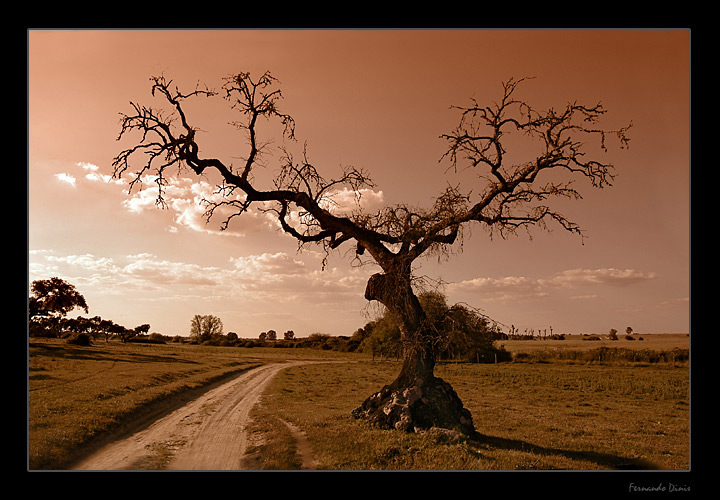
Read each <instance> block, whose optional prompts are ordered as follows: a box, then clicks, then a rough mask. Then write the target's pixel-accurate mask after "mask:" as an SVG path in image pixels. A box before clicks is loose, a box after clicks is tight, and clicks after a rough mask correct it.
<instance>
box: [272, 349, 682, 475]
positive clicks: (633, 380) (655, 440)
mask: <svg viewBox="0 0 720 500" xmlns="http://www.w3.org/2000/svg"><path fill="white" fill-rule="evenodd" d="M397 371H398V366H397V365H396V364H395V363H390V362H384V363H368V362H364V363H348V364H344V365H337V366H319V365H308V366H304V367H301V368H293V369H289V370H286V371H285V372H283V373H282V374H281V375H280V376H278V378H277V379H276V380H275V381H274V383H273V385H272V387H271V389H270V390H269V391H268V393H267V395H266V397H265V403H264V408H263V415H266V416H267V415H273V414H277V415H279V416H280V417H281V418H284V419H286V420H289V421H291V422H293V423H295V425H297V426H298V427H300V428H302V429H303V430H304V431H305V432H306V434H307V435H308V437H309V439H310V442H311V444H312V446H313V449H314V453H315V456H316V458H317V459H318V460H319V461H320V463H321V465H320V467H321V468H325V469H341V470H393V469H395V470H526V469H569V470H596V469H606V470H607V469H638V468H639V469H665V470H686V469H688V467H689V416H688V414H689V401H688V370H687V368H686V367H685V368H673V367H672V366H669V367H668V366H663V367H659V366H654V367H629V366H602V365H597V366H594V365H565V364H542V365H533V364H525V363H522V364H516V363H511V364H499V365H476V364H452V365H441V366H440V367H439V368H438V370H437V374H438V376H441V377H443V378H445V379H446V380H448V381H449V382H450V383H451V384H452V385H453V386H454V387H455V389H456V390H457V392H458V394H459V395H460V397H461V398H462V399H463V402H464V403H465V406H466V407H467V408H468V409H469V410H470V411H471V412H472V414H473V418H474V421H475V425H476V428H477V430H478V432H479V433H480V436H479V439H477V440H474V441H462V442H455V441H453V440H452V439H449V438H448V436H447V435H445V434H442V433H425V434H405V433H401V432H394V431H380V430H377V429H373V428H370V427H368V426H367V425H365V424H364V423H363V422H360V421H356V420H354V419H353V418H352V417H350V412H351V411H352V409H353V408H355V407H356V406H359V404H360V403H361V402H362V400H363V399H364V398H365V397H367V396H368V395H369V394H371V393H372V392H373V391H375V390H378V389H379V388H380V387H381V386H382V385H384V384H385V383H387V382H389V381H391V380H392V379H393V378H394V376H395V375H396V373H397ZM266 423H269V422H267V421H266ZM290 445H291V443H288V446H290ZM268 468H272V466H268Z"/></svg>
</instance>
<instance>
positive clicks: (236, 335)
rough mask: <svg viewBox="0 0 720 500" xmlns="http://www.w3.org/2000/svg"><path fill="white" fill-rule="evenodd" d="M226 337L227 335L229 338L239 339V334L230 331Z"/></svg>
mask: <svg viewBox="0 0 720 500" xmlns="http://www.w3.org/2000/svg"><path fill="white" fill-rule="evenodd" d="M225 337H227V339H228V340H237V339H238V334H237V333H235V332H228V333H227V335H226V336H225Z"/></svg>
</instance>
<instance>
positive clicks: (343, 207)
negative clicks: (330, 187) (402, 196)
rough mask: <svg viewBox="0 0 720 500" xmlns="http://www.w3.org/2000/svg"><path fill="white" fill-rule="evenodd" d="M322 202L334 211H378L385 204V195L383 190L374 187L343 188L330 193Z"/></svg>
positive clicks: (340, 212) (338, 212) (339, 212)
mask: <svg viewBox="0 0 720 500" xmlns="http://www.w3.org/2000/svg"><path fill="white" fill-rule="evenodd" d="M322 204H323V205H325V207H326V208H327V209H328V210H329V211H330V212H333V213H337V214H342V213H350V212H352V211H353V210H357V209H360V210H362V211H363V212H370V213H372V212H376V211H377V210H379V209H380V208H382V207H383V206H385V195H384V194H383V192H382V191H373V190H372V189H360V190H357V191H355V190H352V189H348V188H347V187H346V188H343V189H342V190H341V191H334V192H332V193H329V194H328V195H327V196H326V197H325V198H324V200H322Z"/></svg>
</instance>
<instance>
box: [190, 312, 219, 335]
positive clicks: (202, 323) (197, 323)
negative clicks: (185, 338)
mask: <svg viewBox="0 0 720 500" xmlns="http://www.w3.org/2000/svg"><path fill="white" fill-rule="evenodd" d="M222 334H223V324H222V320H221V319H220V318H218V317H217V316H213V315H212V314H208V315H204V316H203V315H200V314H196V315H195V316H193V319H192V320H191V321H190V337H193V338H195V339H196V340H197V341H198V342H205V341H207V340H211V339H212V338H213V337H218V336H220V335H222Z"/></svg>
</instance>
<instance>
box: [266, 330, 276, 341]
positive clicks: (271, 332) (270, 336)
mask: <svg viewBox="0 0 720 500" xmlns="http://www.w3.org/2000/svg"><path fill="white" fill-rule="evenodd" d="M267 339H268V340H277V332H276V331H275V330H268V331H267Z"/></svg>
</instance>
